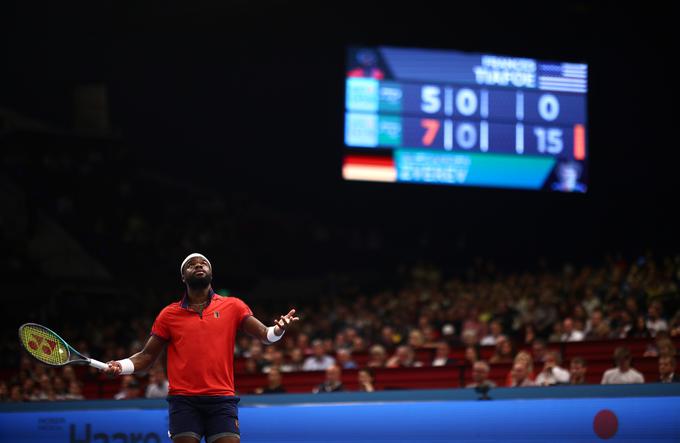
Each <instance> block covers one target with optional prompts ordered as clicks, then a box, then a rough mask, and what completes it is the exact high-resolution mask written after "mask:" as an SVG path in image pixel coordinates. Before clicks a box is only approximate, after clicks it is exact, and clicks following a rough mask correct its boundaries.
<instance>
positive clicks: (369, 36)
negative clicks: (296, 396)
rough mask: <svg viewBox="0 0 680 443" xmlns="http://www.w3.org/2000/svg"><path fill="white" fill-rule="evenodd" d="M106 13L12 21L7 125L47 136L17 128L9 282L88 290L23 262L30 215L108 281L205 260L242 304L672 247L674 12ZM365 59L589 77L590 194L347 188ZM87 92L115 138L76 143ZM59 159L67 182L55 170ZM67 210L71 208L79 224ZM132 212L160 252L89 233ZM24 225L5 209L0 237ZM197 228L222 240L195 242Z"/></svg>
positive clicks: (379, 8)
mask: <svg viewBox="0 0 680 443" xmlns="http://www.w3.org/2000/svg"><path fill="white" fill-rule="evenodd" d="M94 3H95V4H91V3H87V4H78V5H74V4H39V3H37V2H25V1H22V2H13V3H10V4H9V5H6V7H5V9H6V11H5V12H4V13H3V14H2V15H3V17H2V19H1V20H2V25H3V26H2V28H3V31H2V32H3V34H4V38H3V48H2V53H3V57H2V74H1V75H2V82H0V108H2V109H3V110H5V111H7V112H11V113H13V114H12V115H20V116H21V117H22V118H27V119H30V120H31V121H37V122H40V124H41V125H43V126H46V127H48V128H49V129H48V130H42V129H41V130H34V129H30V128H29V129H26V128H25V127H21V128H20V129H15V128H14V126H15V125H14V123H7V122H9V121H11V122H14V118H13V117H7V116H5V129H4V131H3V133H2V138H0V143H1V144H2V151H3V169H2V174H3V176H4V179H5V180H6V181H7V183H10V184H9V185H7V186H6V187H5V188H4V189H3V192H14V191H15V190H17V189H18V190H19V192H20V194H21V195H22V196H23V197H22V208H23V210H22V211H23V212H25V214H26V216H25V218H26V219H27V220H28V221H27V222H25V223H26V226H23V225H21V227H20V228H19V231H20V233H21V236H20V239H19V240H17V238H18V237H16V236H14V234H11V233H10V232H9V231H6V233H5V236H4V238H3V242H4V243H5V245H6V246H7V251H8V253H7V254H6V255H13V256H17V257H19V258H18V259H17V260H14V261H11V260H9V259H5V260H6V261H5V262H4V263H5V266H3V274H5V279H6V280H9V281H10V282H14V283H15V284H18V283H21V284H23V283H27V282H29V281H41V279H42V280H44V281H47V282H48V283H45V284H44V287H50V288H52V287H54V286H53V283H54V281H55V280H59V281H64V280H68V281H71V282H73V285H75V287H80V286H82V284H83V283H82V282H83V281H89V280H96V279H95V278H92V279H88V278H82V277H81V278H72V277H68V276H63V275H61V276H60V275H59V273H57V275H56V276H55V275H54V273H52V274H50V273H49V272H44V271H40V269H44V266H41V263H40V261H41V259H39V258H36V254H34V253H29V252H26V251H27V250H28V249H30V248H28V246H27V245H28V244H29V243H30V244H32V245H34V246H33V248H35V242H33V243H31V237H32V234H34V229H35V224H36V219H37V218H40V216H39V215H36V214H48V215H50V216H51V217H52V218H53V219H54V220H56V221H57V222H58V223H59V224H60V225H61V226H62V227H63V228H64V229H65V230H66V231H67V232H68V233H69V235H71V236H72V237H73V238H74V239H75V240H76V242H77V243H79V244H80V245H81V246H82V248H83V249H84V250H85V251H86V253H87V254H89V256H90V257H92V258H94V259H95V260H98V261H100V262H101V263H102V264H103V266H104V268H105V269H106V270H107V271H108V275H109V276H108V277H107V278H108V281H109V282H114V283H115V284H116V285H137V286H139V285H147V286H150V287H156V288H162V289H165V288H168V289H172V288H174V289H175V290H178V289H180V288H179V284H178V283H179V281H178V279H177V274H176V271H177V269H176V268H177V266H178V264H179V262H180V261H181V259H182V257H184V256H185V255H186V254H188V253H189V252H193V251H194V250H201V251H203V252H205V253H206V255H208V256H209V257H211V259H212V260H213V265H215V268H216V272H215V274H216V278H219V280H220V282H221V284H222V285H223V286H228V287H230V288H232V289H237V290H241V291H255V290H256V288H257V287H258V286H262V281H263V280H266V279H279V280H291V279H310V278H316V277H318V276H319V275H326V274H328V273H339V272H362V271H365V270H367V269H370V270H390V269H395V268H397V267H398V266H399V265H401V264H404V263H405V264H409V263H416V262H419V261H426V262H431V263H437V264H439V265H441V266H445V267H447V268H451V269H454V268H456V267H460V266H466V264H468V263H470V262H471V261H472V260H474V259H475V257H484V258H488V259H493V260H494V261H497V262H498V263H501V264H503V265H504V266H506V267H508V268H520V269H523V268H527V267H531V266H533V265H534V263H535V262H536V261H537V260H538V259H540V258H544V259H545V260H547V261H548V262H551V263H558V264H559V263H563V262H565V261H567V260H577V261H580V262H591V261H597V260H600V259H601V258H602V257H603V256H604V255H605V254H608V253H612V254H617V253H622V254H624V255H629V256H631V255H632V256H635V255H637V254H641V253H643V252H644V251H645V250H648V249H649V250H652V251H654V252H655V253H659V254H665V253H671V252H676V251H677V247H678V235H677V229H678V228H677V226H678V223H677V221H676V218H675V217H676V216H675V215H674V213H675V212H676V209H677V206H678V205H677V202H678V198H677V190H678V187H677V180H676V177H677V172H676V169H677V168H676V163H675V157H676V155H675V151H676V150H677V146H678V142H677V129H676V127H677V125H676V124H675V119H676V115H675V114H674V111H675V101H674V100H675V98H674V94H675V91H674V87H673V83H674V82H675V80H674V79H675V75H674V74H673V73H674V72H675V71H674V69H673V68H672V67H671V65H672V64H673V62H674V58H675V57H676V54H677V46H676V45H675V44H674V43H673V42H672V35H673V34H674V32H673V28H672V26H674V23H672V20H671V16H672V14H671V11H670V8H671V6H670V4H665V3H660V2H659V3H655V2H647V3H639V2H637V3H634V4H630V5H629V4H627V3H626V4H623V3H621V2H614V1H602V2H586V1H580V2H579V1H574V2H567V1H558V2H540V1H520V2H493V1H492V2H410V3H403V4H402V3H397V2H384V3H382V2H360V1H354V0H350V1H345V2H313V3H312V2H293V1H285V0H280V1H273V0H270V1H198V2H196V1H193V2H179V1H149V2H94ZM371 44H387V45H402V46H412V47H434V48H450V49H459V50H468V51H479V52H487V53H495V54H507V55H514V56H527V57H534V58H540V59H554V60H565V61H577V62H586V63H588V64H589V91H590V92H589V111H588V112H589V127H588V130H589V134H588V137H589V146H588V152H589V155H590V188H589V192H588V194H586V195H562V194H550V193H535V192H526V191H509V190H491V189H469V188H458V187H437V186H434V187H433V186H420V185H394V184H392V185H385V184H371V183H356V182H343V181H342V180H341V177H340V171H341V168H340V160H341V152H342V141H343V137H342V134H343V127H342V124H343V121H342V119H343V103H344V101H343V100H344V95H343V94H344V89H343V88H344V61H345V47H346V46H347V45H371ZM88 84H98V85H104V86H105V87H106V90H107V92H108V113H109V118H110V123H111V131H110V132H109V133H108V134H107V135H105V136H101V135H97V136H92V135H91V134H83V132H82V131H78V130H77V128H75V123H74V121H75V111H74V90H75V89H76V87H77V86H79V85H88ZM20 126H21V125H20ZM55 156H56V157H57V158H60V159H61V160H60V161H65V162H66V163H68V165H69V166H68V168H71V169H68V168H67V169H66V170H64V171H61V172H58V173H55V172H54V170H53V169H50V166H49V165H50V164H54V162H53V158H54V157H55ZM60 156H63V157H60ZM46 158H52V160H50V161H46V160H45V159H46ZM50 162H52V163H50ZM90 163H93V164H94V165H95V166H94V167H93V168H90V169H88V171H89V172H86V173H83V174H80V173H75V172H73V171H74V170H75V171H78V170H79V167H80V166H82V165H86V164H87V165H89V164H90ZM88 168H89V166H88ZM80 169H86V168H85V167H82V168H80ZM118 179H121V180H123V181H124V182H125V183H124V184H121V183H116V180H118ZM106 183H111V187H110V188H111V189H113V188H116V189H117V188H121V187H124V192H122V193H121V194H120V195H119V194H116V195H115V196H113V195H108V194H107V192H108V191H109V188H108V187H107V186H106ZM123 194H124V196H123V197H121V195H123ZM119 197H120V198H119ZM61 198H67V199H70V200H75V202H76V203H75V204H74V205H72V206H73V207H74V209H71V211H70V213H69V214H67V216H64V215H63V211H60V210H57V209H55V207H54V205H53V203H54V202H55V201H57V200H59V199H61ZM8 199H9V198H8ZM196 201H202V202H204V203H205V204H203V205H200V204H196ZM206 201H207V202H208V203H206ZM205 205H208V206H209V207H210V209H209V210H208V211H204V209H205ZM211 205H212V206H211ZM137 212H138V213H139V214H141V215H140V217H141V219H142V221H143V223H145V224H146V229H147V230H148V232H151V233H154V234H155V236H156V237H155V240H154V242H153V243H152V244H149V243H145V242H144V241H140V242H138V243H135V242H126V241H123V240H122V239H121V238H119V237H117V236H116V235H117V234H116V232H115V231H111V232H109V234H108V235H102V234H101V233H97V234H95V233H93V232H91V231H92V230H93V229H94V228H93V226H94V225H96V224H97V223H98V222H97V220H96V217H97V215H98V214H99V215H101V214H103V215H104V216H106V217H109V216H110V217H111V220H113V221H112V224H115V223H116V220H125V219H126V218H125V217H128V216H129V214H131V213H137ZM15 217H17V215H16V212H15V211H14V209H13V207H12V206H8V205H4V209H3V219H4V223H5V224H12V223H13V221H12V220H14V218H15ZM206 219H209V220H206ZM207 221H209V223H208V224H209V225H210V226H211V228H210V229H213V230H214V231H217V232H220V233H225V232H228V233H229V235H228V238H226V239H225V238H222V239H221V240H220V241H214V242H210V241H206V240H205V239H204V240H200V236H201V233H202V231H203V230H204V229H206V222H207ZM22 223H23V222H22ZM19 224H21V223H19ZM169 225H171V226H174V227H175V229H179V230H181V231H182V232H183V236H184V240H183V242H181V243H180V242H178V241H177V240H178V237H177V234H178V233H177V232H175V231H173V230H172V229H171V228H168V226H169ZM102 280H107V279H106V278H104V279H102ZM114 283H109V285H112V284H114ZM61 287H63V286H61ZM296 288H297V287H296ZM291 291H293V292H294V290H292V289H291ZM310 291H311V290H310ZM303 292H304V291H303Z"/></svg>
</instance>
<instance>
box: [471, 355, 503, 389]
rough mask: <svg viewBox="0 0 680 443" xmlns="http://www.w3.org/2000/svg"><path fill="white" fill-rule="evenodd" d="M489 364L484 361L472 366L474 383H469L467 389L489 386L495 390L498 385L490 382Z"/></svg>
mask: <svg viewBox="0 0 680 443" xmlns="http://www.w3.org/2000/svg"><path fill="white" fill-rule="evenodd" d="M489 371H490V368H489V364H488V363H487V362H485V361H484V360H479V361H476V362H475V363H474V364H473V365H472V382H471V383H468V384H467V385H466V386H465V387H466V388H476V387H478V386H488V387H490V388H495V387H496V383H494V382H493V380H489Z"/></svg>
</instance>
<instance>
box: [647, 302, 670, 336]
mask: <svg viewBox="0 0 680 443" xmlns="http://www.w3.org/2000/svg"><path fill="white" fill-rule="evenodd" d="M646 326H647V330H648V331H649V334H650V335H651V336H652V337H655V336H656V333H657V332H659V331H667V330H668V323H667V322H666V320H665V319H664V318H663V306H662V305H661V303H660V302H658V301H654V302H652V303H650V305H649V308H648V309H647V321H646Z"/></svg>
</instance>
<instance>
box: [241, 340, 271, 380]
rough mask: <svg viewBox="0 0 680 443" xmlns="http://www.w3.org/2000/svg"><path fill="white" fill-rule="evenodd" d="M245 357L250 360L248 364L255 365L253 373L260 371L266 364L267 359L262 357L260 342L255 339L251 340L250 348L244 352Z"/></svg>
mask: <svg viewBox="0 0 680 443" xmlns="http://www.w3.org/2000/svg"><path fill="white" fill-rule="evenodd" d="M246 358H248V360H246V361H251V362H252V363H250V365H252V364H254V365H255V370H254V373H257V372H262V368H264V366H265V365H266V364H267V360H265V358H264V351H263V348H262V343H260V342H259V341H257V340H253V341H252V342H251V344H250V348H249V349H248V351H247V352H246Z"/></svg>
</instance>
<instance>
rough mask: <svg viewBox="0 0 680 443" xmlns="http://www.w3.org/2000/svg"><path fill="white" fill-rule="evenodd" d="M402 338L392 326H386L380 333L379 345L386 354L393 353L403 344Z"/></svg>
mask: <svg viewBox="0 0 680 443" xmlns="http://www.w3.org/2000/svg"><path fill="white" fill-rule="evenodd" d="M401 340H402V337H401V334H399V333H398V332H397V331H395V330H394V328H393V327H392V326H389V325H385V326H383V328H382V330H381V331H380V338H379V339H378V342H379V344H381V345H382V346H383V347H384V348H385V352H391V351H392V350H393V349H395V348H396V346H397V345H398V344H399V343H401Z"/></svg>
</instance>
